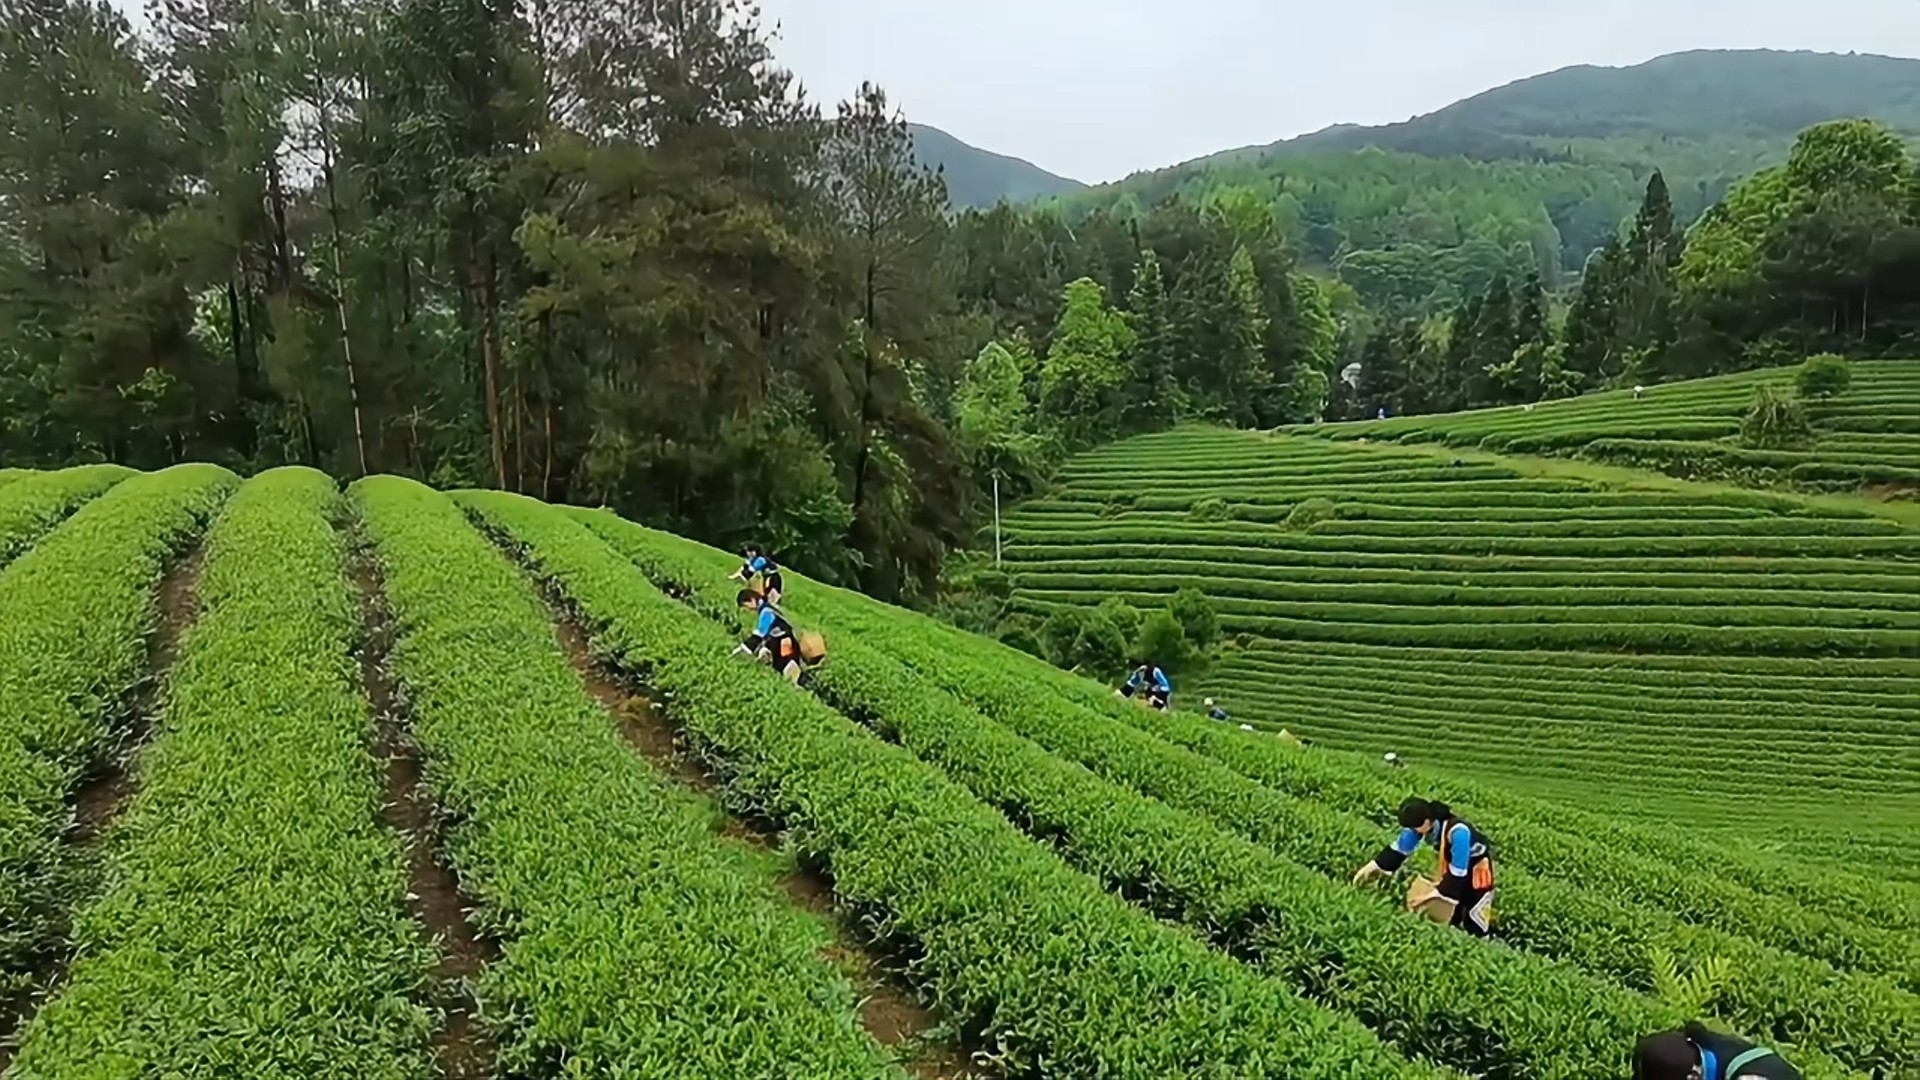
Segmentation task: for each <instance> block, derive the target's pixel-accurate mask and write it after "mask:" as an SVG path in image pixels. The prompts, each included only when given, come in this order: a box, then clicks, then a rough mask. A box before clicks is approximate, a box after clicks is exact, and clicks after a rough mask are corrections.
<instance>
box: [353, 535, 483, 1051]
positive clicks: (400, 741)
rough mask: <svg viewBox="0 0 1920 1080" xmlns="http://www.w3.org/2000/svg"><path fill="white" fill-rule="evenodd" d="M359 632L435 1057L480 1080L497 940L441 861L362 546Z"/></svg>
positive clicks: (420, 762)
mask: <svg viewBox="0 0 1920 1080" xmlns="http://www.w3.org/2000/svg"><path fill="white" fill-rule="evenodd" d="M352 574H353V585H354V589H355V590H356V592H357V593H358V594H359V597H360V604H361V617H362V619H363V620H364V628H365V630H364V636H363V638H362V641H361V645H360V651H359V660H360V677H361V680H362V682H363V683H364V684H365V686H366V694H367V700H368V701H369V702H370V703H371V704H372V706H373V720H374V732H375V743H374V746H373V748H372V750H373V754H374V756H375V757H377V758H379V759H380V761H381V762H382V763H384V764H385V766H386V780H387V797H386V803H385V806H384V808H383V811H382V816H383V818H384V819H385V821H386V823H387V826H388V827H389V828H391V829H393V830H394V831H395V832H397V833H399V834H400V836H401V838H402V840H403V841H404V842H405V845H406V850H407V878H408V889H407V892H408V897H407V902H408V905H409V906H410V907H411V908H412V910H413V917H414V921H415V922H417V923H418V924H419V925H420V930H421V933H422V934H423V935H425V936H426V937H427V938H428V939H429V940H430V941H432V942H433V943H434V945H435V948H436V949H437V951H438V954H439V959H438V960H437V962H436V963H435V964H434V967H433V972H432V974H433V981H432V984H431V987H430V989H429V991H428V993H429V999H428V1003H429V1004H430V1005H432V1006H433V1007H434V1008H436V1009H437V1010H439V1011H440V1013H441V1015H442V1016H443V1018H444V1019H443V1022H442V1023H441V1025H440V1026H439V1027H438V1028H437V1029H436V1030H435V1032H434V1035H433V1049H434V1057H435V1059H436V1061H437V1063H438V1066H439V1072H440V1075H441V1076H442V1077H444V1078H446V1080H484V1078H486V1077H490V1076H492V1075H493V1073H494V1060H495V1058H494V1047H493V1043H492V1041H491V1040H490V1039H489V1038H488V1037H487V1033H486V1031H485V1030H484V1028H483V1026H482V1025H481V1023H480V1022H479V1004H478V1002H477V1000H476V999H475V997H474V992H473V980H474V979H475V977H477V976H478V975H479V974H480V972H481V970H482V969H483V968H485V967H486V965H487V964H488V963H489V962H490V961H492V960H494V959H496V958H497V956H498V954H499V953H498V947H497V944H496V943H494V942H492V941H489V940H487V939H484V938H482V937H480V936H479V935H478V934H476V933H475V932H474V928H473V924H472V923H471V922H470V921H469V920H468V918H467V909H466V905H465V902H464V901H463V899H462V897H461V893H460V878H459V875H457V874H456V873H454V871H453V869H452V868H451V867H450V866H449V865H448V864H447V862H446V861H445V859H443V858H442V854H443V849H442V843H441V822H440V819H439V817H438V815H437V814H436V813H435V811H434V804H433V799H432V796H430V795H429V794H428V793H427V791H426V790H425V788H424V787H423V786H422V784H421V778H422V775H423V773H424V771H425V760H424V759H423V757H422V756H421V753H420V749H419V747H417V746H415V745H414V744H413V741H412V739H411V738H410V737H409V735H408V732H409V730H410V728H411V724H410V722H409V717H408V716H407V712H406V707H405V704H404V703H403V702H401V701H400V700H399V699H398V698H397V697H396V695H395V693H394V683H393V676H392V674H391V672H390V671H389V669H388V666H387V659H388V656H389V654H390V653H391V652H392V649H393V639H394V630H393V619H392V617H391V616H390V615H389V614H388V612H387V609H386V605H385V602H384V601H383V600H382V592H381V585H380V571H379V568H378V566H377V565H375V563H374V561H373V559H372V558H370V557H369V556H368V554H367V553H366V552H365V551H364V550H356V552H355V554H354V557H353V562H352Z"/></svg>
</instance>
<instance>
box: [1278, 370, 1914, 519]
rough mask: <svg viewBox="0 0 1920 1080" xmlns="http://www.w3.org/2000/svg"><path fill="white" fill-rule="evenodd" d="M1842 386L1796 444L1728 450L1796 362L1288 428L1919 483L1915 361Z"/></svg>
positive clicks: (1839, 486) (1819, 406)
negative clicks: (1811, 436) (1640, 387)
mask: <svg viewBox="0 0 1920 1080" xmlns="http://www.w3.org/2000/svg"><path fill="white" fill-rule="evenodd" d="M1848 367H1849V369H1850V370H1851V372H1852V383H1851V385H1850V386H1849V388H1848V389H1847V390H1846V391H1845V392H1843V393H1841V394H1839V395H1837V396H1835V397H1833V398H1830V399H1821V400H1813V401H1808V402H1806V410H1807V414H1808V420H1809V422H1810V424H1811V425H1812V427H1813V429H1814V433H1815V436H1816V439H1815V442H1814V445H1813V446H1811V447H1810V448H1807V449H1803V450H1751V449H1746V448H1744V447H1742V446H1740V445H1739V443H1738V440H1737V438H1736V437H1737V436H1738V435H1739V434H1740V420H1741V418H1742V417H1743V416H1745V415H1746V413H1747V410H1748V408H1749V407H1750V406H1751V405H1752V404H1753V399H1754V394H1755V393H1756V392H1757V391H1758V390H1759V388H1760V387H1762V386H1773V387H1776V388H1779V389H1783V390H1791V389H1792V387H1793V380H1794V374H1795V372H1796V371H1797V370H1798V369H1797V368H1769V369H1765V370H1761V371H1747V372H1741V373H1739V374H1735V375H1722V376H1718V377H1716V378H1711V379H1696V380H1693V381H1691V382H1681V383H1669V384H1665V385H1661V386H1652V387H1647V388H1645V391H1644V392H1643V393H1642V394H1641V395H1640V396H1638V397H1636V396H1635V395H1634V393H1633V391H1632V390H1610V391H1606V392H1604V393H1597V394H1585V395H1582V396H1580V397H1575V398H1566V399H1563V400H1559V401H1546V402H1541V403H1540V404H1538V405H1535V406H1533V407H1531V408H1528V407H1523V406H1518V405H1514V406H1507V407H1503V408H1497V409H1480V410H1476V411H1473V412H1463V413H1444V414H1439V415H1433V416H1404V417H1391V418H1388V419H1386V420H1368V421H1361V422H1357V423H1348V424H1321V425H1314V426H1310V427H1299V428H1292V429H1289V430H1291V431H1292V432H1293V433H1294V434H1302V435H1317V436H1321V437H1323V438H1329V439H1341V440H1369V441H1374V442H1381V441H1387V442H1431V443H1440V444H1443V445H1446V446H1457V447H1477V448H1479V449H1484V450H1494V451H1500V452H1505V453H1513V454H1576V455H1579V456H1581V457H1587V458H1591V459H1594V460H1597V461H1612V462H1618V463H1620V464H1625V465H1634V466H1642V467H1647V468H1654V469H1659V470H1662V471H1666V472H1671V473H1672V474H1674V475H1676V476H1687V477H1700V478H1716V477H1717V478H1722V479H1727V480H1730V481H1733V482H1737V483H1742V484H1749V485H1763V486H1765V485H1772V484H1776V483H1785V484H1792V485H1796V486H1800V487H1805V488H1809V489H1815V490H1841V491H1844V490H1851V489H1856V488H1869V489H1882V490H1889V491H1907V492H1912V491H1916V490H1920V360H1867V361H1853V362H1851V363H1850V364H1849V365H1848Z"/></svg>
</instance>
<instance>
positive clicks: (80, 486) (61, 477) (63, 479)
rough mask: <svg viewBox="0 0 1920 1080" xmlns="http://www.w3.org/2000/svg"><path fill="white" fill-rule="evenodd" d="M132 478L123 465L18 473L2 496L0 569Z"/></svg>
mask: <svg viewBox="0 0 1920 1080" xmlns="http://www.w3.org/2000/svg"><path fill="white" fill-rule="evenodd" d="M131 475H133V470H131V469H129V468H126V467H125V466H123V465H76V466H74V467H73V468H71V469H61V470H58V471H56V472H45V473H29V472H19V473H16V474H15V478H16V479H18V480H19V481H20V482H19V483H15V484H8V485H6V492H5V494H4V495H0V566H5V565H6V564H7V563H8V562H9V561H11V560H12V559H13V558H14V556H16V555H19V554H20V553H21V552H23V551H25V550H27V548H29V547H31V546H32V545H33V542H34V541H35V540H38V539H39V538H40V537H41V536H42V535H43V534H45V533H46V531H47V530H48V529H51V528H53V527H54V526H55V525H57V524H59V523H60V522H61V521H62V520H63V519H65V518H66V516H67V515H68V514H71V513H73V512H74V511H75V510H78V509H79V508H80V507H81V506H82V505H84V504H85V503H86V502H87V500H89V499H91V498H93V497H94V496H96V495H98V494H100V493H101V492H103V491H105V490H107V489H108V488H110V487H112V486H113V485H115V484H117V483H119V482H120V481H122V480H124V479H126V478H127V477H128V476H131Z"/></svg>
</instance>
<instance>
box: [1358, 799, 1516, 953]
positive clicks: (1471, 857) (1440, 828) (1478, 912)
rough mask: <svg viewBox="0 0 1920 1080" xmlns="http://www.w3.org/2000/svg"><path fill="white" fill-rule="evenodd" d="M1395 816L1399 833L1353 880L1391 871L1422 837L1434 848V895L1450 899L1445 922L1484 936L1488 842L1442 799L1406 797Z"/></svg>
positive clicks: (1489, 888)
mask: <svg viewBox="0 0 1920 1080" xmlns="http://www.w3.org/2000/svg"><path fill="white" fill-rule="evenodd" d="M1398 817H1399V822H1400V835H1398V836H1396V837H1394V840H1393V843H1391V844H1389V845H1387V846H1386V847H1384V848H1382V849H1380V854H1378V855H1375V856H1374V857H1373V861H1372V862H1369V863H1368V864H1366V865H1365V866H1362V867H1361V868H1360V869H1359V871H1358V872H1357V873H1355V874H1354V875H1353V883H1354V884H1355V885H1364V884H1366V883H1367V882H1370V881H1373V880H1376V879H1379V878H1385V877H1391V876H1392V875H1393V874H1394V873H1395V872H1396V871H1398V870H1399V869H1400V867H1401V866H1402V865H1404V864H1405V863H1406V861H1407V856H1409V855H1412V854H1413V853H1414V852H1415V851H1418V850H1419V848H1420V844H1421V842H1422V841H1425V842H1426V843H1428V844H1431V845H1433V846H1434V847H1436V848H1438V849H1439V852H1440V882H1439V895H1441V896H1443V897H1445V898H1446V899H1447V900H1450V901H1452V903H1453V917H1452V919H1451V925H1453V926H1454V927H1457V928H1458V929H1461V930H1465V931H1466V932H1467V933H1469V934H1472V935H1473V936H1475V937H1486V936H1487V935H1488V934H1489V933H1490V932H1492V929H1493V925H1492V923H1493V845H1492V844H1491V843H1489V842H1488V841H1487V838H1486V837H1484V836H1482V835H1481V834H1480V832H1479V830H1477V829H1475V828H1474V827H1473V826H1472V825H1469V824H1467V823H1466V822H1465V821H1462V820H1460V819H1459V818H1458V817H1455V816H1454V813H1453V810H1452V808H1450V807H1448V806H1447V804H1446V803H1443V802H1435V801H1429V800H1427V799H1408V800H1407V801H1406V802H1403V803H1401V804H1400V812H1399V815H1398Z"/></svg>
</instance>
